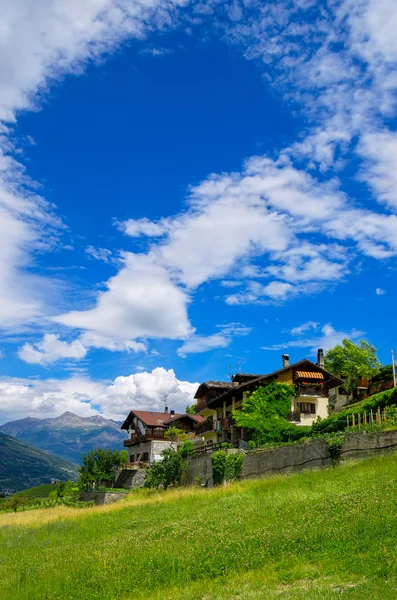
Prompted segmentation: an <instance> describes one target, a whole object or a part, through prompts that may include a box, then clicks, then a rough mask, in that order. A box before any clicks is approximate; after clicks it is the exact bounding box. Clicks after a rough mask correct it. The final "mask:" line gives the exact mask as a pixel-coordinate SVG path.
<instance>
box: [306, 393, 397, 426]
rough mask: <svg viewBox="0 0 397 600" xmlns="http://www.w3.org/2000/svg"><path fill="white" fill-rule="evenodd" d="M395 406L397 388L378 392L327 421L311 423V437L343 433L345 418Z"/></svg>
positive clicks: (396, 402)
mask: <svg viewBox="0 0 397 600" xmlns="http://www.w3.org/2000/svg"><path fill="white" fill-rule="evenodd" d="M396 404H397V388H393V389H391V390H386V391H385V392H379V394H374V395H373V396H370V398H367V399H366V400H362V401H361V402H357V403H356V404H352V405H351V406H349V407H348V408H346V409H345V410H342V411H341V412H340V413H335V414H333V415H331V416H330V417H328V418H327V419H323V420H322V421H318V422H315V423H313V425H312V427H311V430H312V435H318V434H323V433H336V432H338V431H344V430H345V429H346V423H347V419H346V417H347V416H351V415H353V414H354V415H358V414H360V413H364V412H366V413H369V412H371V411H372V412H376V411H377V410H378V408H380V409H381V410H383V409H384V408H386V407H388V406H393V405H396ZM299 429H300V428H299Z"/></svg>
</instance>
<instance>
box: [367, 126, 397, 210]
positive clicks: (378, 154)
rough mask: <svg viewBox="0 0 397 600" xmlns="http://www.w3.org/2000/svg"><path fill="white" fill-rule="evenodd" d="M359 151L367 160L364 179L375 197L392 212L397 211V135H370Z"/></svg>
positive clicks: (390, 133) (389, 133) (383, 133)
mask: <svg viewBox="0 0 397 600" xmlns="http://www.w3.org/2000/svg"><path fill="white" fill-rule="evenodd" d="M359 149H360V152H361V154H362V155H363V156H364V157H365V158H366V159H367V160H366V161H365V168H364V169H363V170H362V174H361V176H362V178H363V179H364V181H367V183H368V184H369V185H370V187H371V188H372V190H373V191H374V194H375V197H377V198H378V199H379V200H380V201H381V202H384V203H385V204H387V205H388V206H389V207H390V209H391V210H392V209H394V210H397V133H396V132H391V131H382V132H379V133H368V134H366V135H364V136H363V138H362V140H361V143H360V146H359Z"/></svg>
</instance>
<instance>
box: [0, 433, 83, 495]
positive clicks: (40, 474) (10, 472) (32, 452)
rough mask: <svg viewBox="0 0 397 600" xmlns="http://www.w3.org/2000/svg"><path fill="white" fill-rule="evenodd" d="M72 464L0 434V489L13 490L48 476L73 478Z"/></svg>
mask: <svg viewBox="0 0 397 600" xmlns="http://www.w3.org/2000/svg"><path fill="white" fill-rule="evenodd" d="M77 476H78V471H77V466H76V465H74V464H73V463H69V462H67V461H64V460H62V459H61V458H58V457H57V456H53V455H52V454H47V453H46V452H43V451H41V450H39V449H38V448H33V447H32V446H28V445H27V444H24V443H23V442H20V441H19V440H16V439H15V438H12V437H9V436H8V435H4V434H2V433H0V489H6V488H10V489H11V490H14V491H19V490H24V489H26V488H28V487H32V486H37V485H40V484H42V483H48V482H49V481H50V479H51V478H55V479H63V480H68V479H76V478H77Z"/></svg>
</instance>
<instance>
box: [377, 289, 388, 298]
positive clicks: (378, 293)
mask: <svg viewBox="0 0 397 600" xmlns="http://www.w3.org/2000/svg"><path fill="white" fill-rule="evenodd" d="M375 294H376V295H377V296H383V294H386V290H382V288H376V290H375Z"/></svg>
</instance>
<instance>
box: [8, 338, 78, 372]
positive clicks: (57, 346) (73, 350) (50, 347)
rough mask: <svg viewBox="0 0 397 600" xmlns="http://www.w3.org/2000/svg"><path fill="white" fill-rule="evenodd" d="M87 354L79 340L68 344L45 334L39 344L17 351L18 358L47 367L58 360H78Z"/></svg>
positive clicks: (25, 345)
mask: <svg viewBox="0 0 397 600" xmlns="http://www.w3.org/2000/svg"><path fill="white" fill-rule="evenodd" d="M86 354H87V348H85V347H84V346H83V344H82V343H81V342H80V341H79V340H74V341H73V342H71V343H70V344H68V343H67V342H63V341H62V340H60V339H59V336H58V335H54V334H52V333H46V334H45V335H44V337H43V340H42V341H41V342H38V343H36V344H34V345H32V344H29V343H26V344H24V345H23V346H22V348H20V349H19V350H18V356H19V358H21V359H22V360H24V361H25V362H27V363H30V364H40V365H47V364H49V363H53V362H55V361H57V360H60V359H65V358H69V359H74V360H79V359H81V358H84V357H85V355H86Z"/></svg>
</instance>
